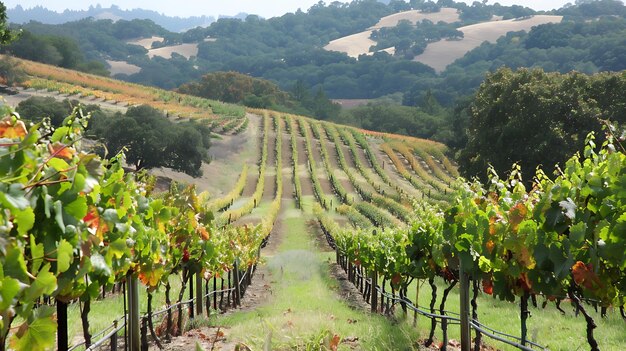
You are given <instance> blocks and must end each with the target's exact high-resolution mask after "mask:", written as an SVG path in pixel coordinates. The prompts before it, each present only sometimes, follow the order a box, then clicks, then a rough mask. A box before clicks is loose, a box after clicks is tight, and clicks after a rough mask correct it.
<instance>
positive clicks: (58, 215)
mask: <svg viewBox="0 0 626 351" xmlns="http://www.w3.org/2000/svg"><path fill="white" fill-rule="evenodd" d="M54 220H55V221H56V222H57V224H58V225H59V228H60V229H61V232H62V233H63V234H65V222H64V221H63V203H62V202H61V200H57V201H55V202H54Z"/></svg>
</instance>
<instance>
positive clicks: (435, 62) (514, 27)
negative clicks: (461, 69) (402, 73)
mask: <svg viewBox="0 0 626 351" xmlns="http://www.w3.org/2000/svg"><path fill="white" fill-rule="evenodd" d="M562 20H563V16H548V15H535V16H532V17H530V18H519V19H510V20H498V21H491V22H484V23H478V24H473V25H470V26H464V27H460V28H459V30H460V31H461V32H463V38H462V39H459V40H441V41H438V42H436V43H430V44H428V46H427V47H426V49H425V50H424V53H422V54H420V55H417V56H416V57H415V59H414V60H415V61H417V62H421V63H423V64H426V65H428V66H430V67H432V68H434V69H435V70H436V71H437V72H443V71H444V70H445V68H446V67H447V66H448V65H449V64H451V63H453V62H454V61H456V60H457V59H460V58H462V57H463V56H465V54H467V53H468V52H470V51H472V50H473V49H475V48H477V47H479V46H480V45H481V44H482V43H484V42H488V43H495V42H496V41H497V40H498V38H500V37H502V36H505V35H506V34H507V33H509V32H518V31H526V32H529V31H530V30H531V29H532V28H534V27H536V26H539V25H542V24H547V23H560V22H561V21H562Z"/></svg>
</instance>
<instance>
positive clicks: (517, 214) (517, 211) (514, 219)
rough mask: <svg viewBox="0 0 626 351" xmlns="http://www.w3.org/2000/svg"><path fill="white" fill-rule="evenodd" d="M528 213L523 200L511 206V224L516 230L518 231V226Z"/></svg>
mask: <svg viewBox="0 0 626 351" xmlns="http://www.w3.org/2000/svg"><path fill="white" fill-rule="evenodd" d="M527 214H528V209H527V208H526V205H524V204H523V203H521V202H520V203H518V204H517V205H515V206H513V207H511V209H510V210H509V224H510V225H511V229H513V231H514V232H517V227H518V226H519V224H520V223H522V221H523V220H524V219H525V218H526V215H527Z"/></svg>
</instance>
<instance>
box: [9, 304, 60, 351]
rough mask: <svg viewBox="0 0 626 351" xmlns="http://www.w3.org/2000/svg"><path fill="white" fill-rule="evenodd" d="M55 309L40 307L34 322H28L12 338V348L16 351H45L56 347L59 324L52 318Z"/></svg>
mask: <svg viewBox="0 0 626 351" xmlns="http://www.w3.org/2000/svg"><path fill="white" fill-rule="evenodd" d="M52 312H53V309H52V308H49V307H47V308H44V307H40V308H38V309H37V310H36V311H35V313H34V314H35V316H34V318H33V319H34V320H32V321H30V320H29V321H26V322H24V324H22V325H21V326H20V327H19V328H18V331H17V332H16V333H15V334H14V335H13V337H11V342H10V345H11V348H12V349H15V350H31V351H40V350H41V351H43V350H47V349H49V348H51V347H52V346H53V345H54V341H55V337H56V330H57V324H56V322H55V321H54V319H53V317H52V314H53V313H52Z"/></svg>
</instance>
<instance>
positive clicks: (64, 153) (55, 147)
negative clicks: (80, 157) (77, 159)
mask: <svg viewBox="0 0 626 351" xmlns="http://www.w3.org/2000/svg"><path fill="white" fill-rule="evenodd" d="M48 151H50V154H51V155H52V156H54V157H58V158H63V159H66V160H71V159H72V158H73V157H74V154H75V153H76V151H75V150H74V149H73V148H71V147H69V146H67V145H64V144H61V143H59V142H56V143H54V144H48Z"/></svg>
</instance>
